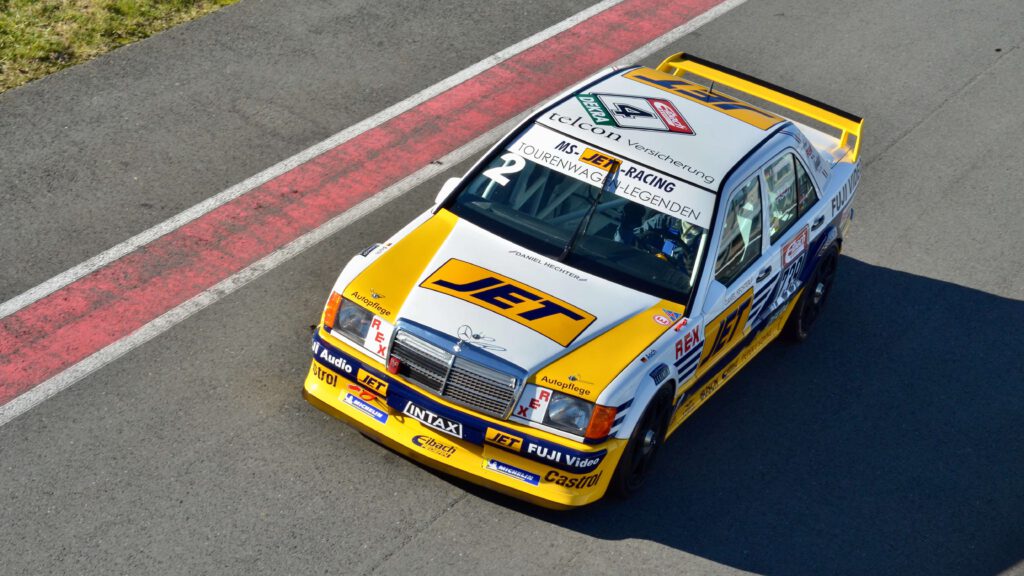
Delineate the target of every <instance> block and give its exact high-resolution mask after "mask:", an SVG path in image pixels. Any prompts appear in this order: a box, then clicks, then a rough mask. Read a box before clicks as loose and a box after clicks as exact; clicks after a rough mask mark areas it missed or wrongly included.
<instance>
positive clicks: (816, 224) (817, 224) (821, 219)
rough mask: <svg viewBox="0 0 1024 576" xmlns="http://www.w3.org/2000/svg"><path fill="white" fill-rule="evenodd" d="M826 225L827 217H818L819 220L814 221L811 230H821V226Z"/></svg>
mask: <svg viewBox="0 0 1024 576" xmlns="http://www.w3.org/2000/svg"><path fill="white" fill-rule="evenodd" d="M824 223H825V215H824V214H822V215H821V216H818V217H817V218H815V219H814V223H813V224H811V230H817V229H818V228H821V225H822V224H824Z"/></svg>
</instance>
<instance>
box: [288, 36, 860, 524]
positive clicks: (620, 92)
mask: <svg viewBox="0 0 1024 576" xmlns="http://www.w3.org/2000/svg"><path fill="white" fill-rule="evenodd" d="M740 96H743V97H744V98H746V99H747V100H750V99H759V100H760V101H763V102H764V104H761V105H760V106H755V105H754V104H751V103H748V102H747V101H744V100H742V99H740ZM794 117H799V121H798V120H797V119H793V118H794ZM812 123H813V124H814V126H812V125H811V124H812ZM862 125H863V121H862V119H861V118H859V117H857V116H854V115H852V114H849V113H846V112H843V111H841V110H838V109H836V108H833V107H831V106H828V105H826V104H822V103H820V102H817V101H814V100H812V99H810V98H807V97H805V96H801V95H799V94H796V93H794V92H791V91H788V90H786V89H783V88H780V87H777V86H773V85H771V84H768V83H766V82H763V81H761V80H758V79H756V78H753V77H750V76H747V75H745V74H742V73H740V72H736V71H734V70H731V69H728V68H725V67H723V66H720V65H716V64H714V63H711V62H708V61H706V60H702V59H700V58H697V57H694V56H691V55H686V54H676V55H674V56H671V57H669V58H667V59H666V60H665V61H664V62H662V63H661V65H660V66H658V68H657V69H651V68H644V67H629V68H618V69H609V70H606V71H603V72H601V73H599V74H597V75H595V76H593V77H591V78H589V79H587V80H586V81H584V82H582V83H580V84H579V85H577V86H575V87H574V88H572V89H570V90H569V91H567V92H565V93H563V94H561V95H559V96H558V97H556V98H555V99H554V100H551V101H550V102H548V103H546V104H544V105H543V106H541V107H540V108H539V109H538V110H537V111H535V112H533V113H532V114H531V115H530V116H529V117H528V118H527V119H526V120H524V121H523V122H522V123H521V124H520V125H519V126H518V127H516V128H515V129H514V130H513V131H512V132H510V133H509V134H508V135H507V136H505V137H504V138H503V139H501V141H499V142H498V143H497V144H496V145H495V146H494V147H493V148H491V150H490V151H488V152H487V153H486V154H485V155H484V156H483V157H482V158H481V159H480V160H479V161H478V162H477V163H476V164H475V165H474V166H473V167H472V168H470V169H469V171H468V172H467V173H466V174H465V176H463V177H462V178H453V179H451V180H449V181H448V182H446V183H445V184H444V186H443V187H442V188H441V190H440V193H439V194H438V195H437V199H436V203H435V205H433V206H432V207H431V208H430V209H429V210H427V211H426V212H425V213H423V214H422V215H421V216H419V217H418V218H416V219H415V220H413V221H412V222H410V223H409V224H408V225H406V226H405V227H404V228H402V229H401V230H400V231H399V232H398V233H397V234H395V235H394V236H393V237H391V238H390V239H388V240H386V241H385V242H383V243H380V244H374V245H372V246H370V247H368V248H367V249H365V250H364V251H363V252H362V253H360V254H359V255H357V256H355V257H354V258H353V259H352V260H351V261H350V262H349V263H348V264H347V265H346V266H345V267H344V269H343V270H342V272H341V274H340V276H339V277H338V280H337V282H335V284H334V287H333V290H332V291H331V293H330V296H329V298H328V299H327V304H326V306H325V308H324V311H323V315H322V318H321V322H320V324H319V326H318V327H317V329H316V331H315V334H314V336H313V340H312V355H313V360H312V365H311V366H310V370H309V373H308V376H307V378H306V381H305V386H304V389H303V394H304V396H305V397H306V399H307V400H308V401H309V402H310V403H312V404H313V405H314V406H316V407H318V408H320V409H322V410H324V411H326V412H328V413H330V414H332V415H334V416H336V417H338V418H340V419H341V420H343V421H345V422H347V423H349V424H350V425H351V426H353V427H355V428H356V429H358V430H359V431H360V432H361V433H363V434H364V435H365V436H368V437H370V438H371V439H373V440H376V441H377V442H379V443H381V444H383V445H385V446H387V447H390V448H391V449H393V450H395V451H397V452H399V453H401V454H404V455H406V456H408V457H409V458H412V459H414V460H416V461H418V462H421V463H423V464H425V465H427V466H430V467H433V468H435V469H438V470H441V471H443V472H447V473H449V474H452V475H454V476H458V477H461V478H463V479H466V480H469V481H471V482H475V483H478V484H481V485H484V486H487V487H490V488H492V489H494V490H497V491H500V492H503V493H506V494H509V495H512V496H514V497H516V498H519V499H522V500H526V501H529V502H533V503H535V504H539V505H541V506H545V507H549V508H559V509H565V508H571V507H576V506H581V505H584V504H588V503H591V502H594V501H595V500H598V499H600V498H601V497H603V496H604V495H605V494H606V493H607V492H608V491H609V490H610V491H611V492H613V493H616V494H619V495H623V496H628V495H630V494H632V493H634V492H636V491H637V490H638V489H640V488H641V486H642V485H643V483H644V481H645V479H647V478H648V477H649V475H650V472H651V470H652V466H653V464H654V462H655V460H656V456H657V454H658V453H659V447H660V446H661V445H662V443H663V442H664V441H665V439H666V438H667V437H668V436H669V435H670V434H672V433H673V432H674V431H675V430H677V429H678V428H679V426H680V424H682V423H683V422H684V421H685V420H686V419H687V418H688V417H689V416H690V415H691V414H693V412H694V410H696V409H697V408H698V407H699V406H700V405H701V404H703V403H704V402H706V401H707V400H708V398H710V397H711V396H712V395H713V394H714V393H715V392H716V391H718V390H720V389H721V388H722V386H723V385H724V384H725V383H726V382H727V381H729V380H730V379H731V378H732V377H734V376H735V375H736V373H737V371H738V370H739V369H740V368H741V367H743V366H744V365H745V364H746V363H747V362H749V361H750V360H751V359H752V358H753V357H754V355H756V354H757V353H758V352H759V351H761V350H762V349H764V348H765V346H766V345H767V344H768V343H769V342H771V341H772V340H774V339H775V338H776V337H777V336H779V335H780V334H787V335H788V336H789V337H791V338H793V339H795V340H802V339H804V338H806V337H807V335H808V332H809V330H810V329H811V327H812V326H813V325H814V324H815V320H816V319H817V318H818V316H819V313H820V312H821V310H822V308H823V306H824V305H825V302H826V300H827V299H828V296H829V293H830V290H831V287H832V282H833V280H834V278H835V274H836V266H837V264H838V262H839V259H838V256H839V253H840V250H841V249H842V246H843V240H844V238H845V236H846V233H847V229H848V227H849V225H850V222H851V220H852V218H853V210H852V208H851V206H850V205H851V202H852V200H853V197H854V195H855V193H856V190H857V184H858V181H859V177H860V163H859V160H858V158H859V148H860V134H861V128H862ZM766 432H767V431H766Z"/></svg>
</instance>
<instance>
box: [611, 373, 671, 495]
mask: <svg viewBox="0 0 1024 576" xmlns="http://www.w3.org/2000/svg"><path fill="white" fill-rule="evenodd" d="M671 406H672V403H671V394H669V393H668V391H667V390H665V389H664V388H663V389H662V390H661V391H659V392H658V393H657V394H656V395H655V397H654V398H653V399H652V400H651V402H650V403H649V404H648V405H647V408H646V409H645V410H644V413H643V415H642V416H640V420H639V421H638V422H637V424H636V428H634V429H633V434H632V436H630V438H629V443H628V444H627V445H626V449H625V451H624V452H623V453H622V459H621V460H619V465H618V467H616V468H615V476H613V477H612V481H611V485H610V486H609V488H610V489H611V490H612V492H613V493H614V494H615V495H616V496H618V497H619V498H628V497H630V496H632V495H633V494H636V493H637V492H638V491H639V490H640V489H641V488H642V487H643V485H644V483H645V482H646V481H647V478H648V477H649V476H650V474H651V470H652V469H653V468H654V463H655V460H656V458H657V456H658V452H659V451H660V448H661V445H662V444H663V443H664V442H665V429H666V427H667V426H668V417H669V414H670V413H671V410H670V408H671Z"/></svg>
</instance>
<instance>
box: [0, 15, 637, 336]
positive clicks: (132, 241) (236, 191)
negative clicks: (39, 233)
mask: <svg viewBox="0 0 1024 576" xmlns="http://www.w3.org/2000/svg"><path fill="white" fill-rule="evenodd" d="M622 1H623V0H604V1H603V2H598V3H597V4H594V5H593V6H591V7H590V8H587V9H586V10H583V11H581V12H578V13H576V14H574V15H572V16H570V17H569V18H568V19H566V20H563V21H561V22H559V23H558V24H555V25H554V26H551V27H549V28H546V29H544V30H542V31H540V32H538V33H536V34H534V35H533V36H530V37H529V38H526V39H525V40H522V41H520V42H517V43H516V44H513V45H512V46H509V47H508V48H505V49H504V50H502V51H500V52H497V53H495V54H493V55H491V56H489V57H487V58H485V59H483V60H481V61H479V62H477V63H476V64H473V65H472V66H470V67H468V68H466V69H464V70H462V71H461V72H457V73H455V74H453V75H452V76H449V77H448V78H445V79H444V80H441V81H440V82H438V83H437V84H434V85H433V86H431V87H429V88H426V89H424V90H422V91H421V92H419V93H417V94H414V95H412V96H410V97H408V98H406V99H405V100H402V101H401V102H398V103H397V104H394V105H393V106H391V107H389V108H386V109H384V110H382V111H380V112H378V113H377V114H374V115H373V116H370V117H369V118H367V119H365V120H363V121H361V122H359V123H358V124H353V125H352V126H349V127H348V128H346V129H344V130H342V131H341V132H338V133H337V134H335V135H334V136H331V137H330V138H328V139H326V140H324V141H323V142H320V143H318V144H314V145H313V146H310V147H309V148H306V149H305V150H303V151H302V152H299V153H298V154H296V155H294V156H292V157H291V158H288V159H287V160H282V161H281V162H278V163H277V164H274V165H273V166H271V167H270V168H267V169H266V170H264V171H262V172H260V173H259V174H256V175H255V176H252V177H249V178H246V179H245V180H243V181H241V182H239V183H238V184H235V185H234V186H232V187H230V188H228V189H227V190H224V191H222V192H220V193H219V194H217V195H215V196H211V197H210V198H207V199H206V200H203V201H202V202H200V203H198V204H196V205H195V206H192V207H191V208H189V209H188V210H185V211H184V212H181V213H179V214H177V215H175V216H172V217H170V218H168V219H167V220H164V221H163V222H161V223H159V224H157V225H156V226H153V227H152V228H150V229H149V230H146V231H145V232H142V233H140V234H137V235H135V236H132V237H131V238H129V239H128V240H125V241H124V242H122V243H120V244H118V245H117V246H114V247H113V248H110V249H108V250H106V251H105V252H102V253H100V254H97V255H96V256H93V257H92V258H90V259H88V260H86V261H85V262H82V263H81V264H78V265H77V266H74V267H73V268H69V269H68V270H65V271H64V272H61V273H60V274H58V275H56V276H54V277H53V278H50V279H49V280H47V281H45V282H43V283H42V284H39V285H38V286H35V287H34V288H29V289H28V290H26V291H25V292H23V293H21V294H19V295H17V296H15V297H14V298H11V299H10V300H8V301H6V302H4V303H3V304H0V318H3V317H5V316H10V315H11V314H13V313H15V312H17V311H18V310H21V309H22V308H24V307H26V306H28V305H30V304H32V303H33V302H35V301H37V300H39V299H41V298H45V297H46V296H48V295H50V294H52V293H54V292H56V291H57V290H60V289H61V288H63V287H65V286H67V285H68V284H71V283H72V282H74V281H75V280H78V279H79V278H82V277H83V276H87V275H89V274H91V273H93V272H95V271H96V270H99V269H100V268H103V267H104V266H106V265H107V264H110V263H111V262H113V261H115V260H118V259H120V258H122V257H124V256H126V255H127V254H130V253H132V252H134V251H135V250H138V249H139V248H141V247H143V246H145V245H146V244H149V243H150V242H152V241H154V240H156V239H157V238H160V237H161V236H164V235H165V234H167V233H169V232H173V231H174V230H177V229H178V228H181V227H182V226H184V225H185V224H188V223H189V222H191V221H193V220H195V219H196V218H199V217H200V216H202V215H203V214H206V213H207V212H210V211H212V210H214V209H215V208H217V207H218V206H220V205H222V204H225V203H227V202H230V201H231V200H234V199H235V198H238V197H239V196H241V195H243V194H245V193H246V192H249V191H250V190H252V189H253V188H256V187H258V186H260V185H262V184H265V183H267V182H269V181H270V180H273V179H274V178H277V177H278V176H280V175H282V174H284V173H285V172H288V171H289V170H292V169H293V168H296V167H298V166H300V165H302V164H305V163H306V162H309V161H310V160H312V159H313V158H316V157H317V156H319V155H321V154H323V153H324V152H327V151H328V150H332V149H334V148H337V147H338V146H340V145H341V144H343V143H345V142H347V141H349V140H351V139H352V138H355V137H356V136H358V135H360V134H362V133H363V132H366V131H367V130H369V129H371V128H375V127H377V126H380V125H381V124H383V123H385V122H387V121H388V120H391V119H392V118H394V117H395V116H398V115H400V114H402V113H404V112H406V111H407V110H410V109H412V108H415V107H416V106H418V105H420V104H422V103H423V102H426V101H427V100H430V99H431V98H433V97H434V96H437V95H438V94H441V93H442V92H445V91H447V90H450V89H451V88H453V87H455V86H458V85H459V84H462V83H463V82H465V81H466V80H469V79H470V78H472V77H474V76H476V75H478V74H480V73H481V72H484V71H485V70H487V69H489V68H491V67H493V66H495V65H496V64H500V63H501V62H504V61H505V60H508V59H509V58H511V57H513V56H515V55H516V54H519V53H520V52H523V51H525V50H527V49H529V48H531V47H533V46H535V45H537V44H540V43H541V42H543V41H545V40H547V39H548V38H551V37H552V36H555V35H556V34H558V33H560V32H563V31H565V30H567V29H569V28H572V27H573V26H575V25H577V24H579V23H580V22H583V21H584V20H587V19H589V18H590V17H592V16H594V15H595V14H599V13H601V12H603V11H605V10H607V9H608V8H611V7H612V6H615V5H616V4H620V3H621V2H622Z"/></svg>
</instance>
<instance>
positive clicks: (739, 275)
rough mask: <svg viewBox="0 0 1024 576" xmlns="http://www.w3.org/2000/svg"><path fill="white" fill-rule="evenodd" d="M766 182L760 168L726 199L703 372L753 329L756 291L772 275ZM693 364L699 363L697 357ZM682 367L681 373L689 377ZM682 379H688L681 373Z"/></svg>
mask: <svg viewBox="0 0 1024 576" xmlns="http://www.w3.org/2000/svg"><path fill="white" fill-rule="evenodd" d="M762 188H763V184H762V181H761V179H760V177H759V175H758V174H757V173H755V174H754V175H753V176H751V177H750V178H748V179H747V180H745V181H744V182H743V183H741V184H740V185H739V186H737V187H736V188H735V189H734V190H733V191H732V192H731V193H730V195H729V197H728V200H726V203H725V211H724V212H725V216H724V219H723V221H722V224H721V228H720V229H721V230H722V232H721V234H720V235H719V239H718V245H717V246H716V247H715V250H714V251H713V252H712V254H713V255H714V257H713V260H712V263H713V272H712V278H711V282H713V283H715V285H714V286H713V287H712V289H711V290H709V294H717V295H718V297H717V298H712V299H711V300H709V301H706V302H705V305H704V309H703V311H704V318H706V319H708V320H707V321H706V322H705V324H704V338H703V341H702V343H703V350H702V351H701V352H700V362H699V366H701V370H700V372H701V373H702V374H703V373H704V372H707V370H709V369H714V366H715V363H716V362H718V361H719V360H720V359H721V358H723V357H725V356H726V355H727V354H729V352H730V351H732V350H733V349H735V348H736V346H738V345H739V344H740V343H741V342H742V341H743V340H744V339H745V337H746V336H747V335H748V333H749V332H750V323H749V321H748V320H749V317H750V313H751V310H752V309H753V304H754V295H755V294H756V293H759V292H760V289H761V287H762V286H763V284H764V283H765V281H766V280H767V279H768V278H769V276H770V271H768V272H767V273H766V272H765V271H764V270H765V266H764V261H765V249H766V247H767V241H766V239H765V236H764V230H765V226H766V222H765V219H764V214H765V212H764V208H763V207H764V194H763V190H762ZM694 364H697V363H696V362H695V363H694ZM680 372H681V377H683V376H686V374H685V373H682V370H680ZM681 381H685V378H682V379H681Z"/></svg>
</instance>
